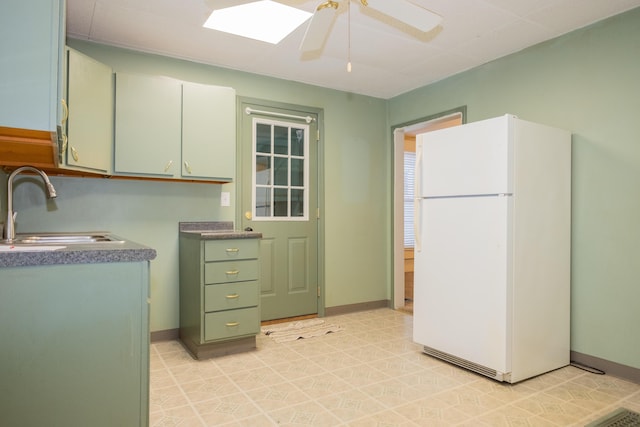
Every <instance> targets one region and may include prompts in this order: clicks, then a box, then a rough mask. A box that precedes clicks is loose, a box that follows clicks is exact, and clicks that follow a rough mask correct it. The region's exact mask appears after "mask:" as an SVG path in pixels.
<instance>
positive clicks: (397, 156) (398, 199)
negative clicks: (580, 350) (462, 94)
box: [391, 105, 467, 310]
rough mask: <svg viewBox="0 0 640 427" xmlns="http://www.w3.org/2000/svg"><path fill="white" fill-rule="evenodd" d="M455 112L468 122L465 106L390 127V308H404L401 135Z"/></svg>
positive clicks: (402, 148)
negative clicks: (391, 180)
mask: <svg viewBox="0 0 640 427" xmlns="http://www.w3.org/2000/svg"><path fill="white" fill-rule="evenodd" d="M456 115H460V116H461V120H462V124H465V123H467V106H466V105H463V106H461V107H457V108H452V109H451V110H447V111H442V112H440V113H436V114H432V115H430V116H426V117H422V118H419V119H415V120H411V121H409V122H404V123H400V124H397V125H393V126H391V143H392V153H393V155H392V156H391V157H392V162H393V164H392V171H393V172H392V175H391V176H392V177H393V183H392V188H393V190H392V195H391V200H392V201H393V203H392V204H391V218H392V219H391V221H392V224H391V230H392V238H391V241H392V253H393V263H392V267H391V270H392V273H391V277H392V289H391V307H392V308H393V309H396V310H397V309H399V308H402V307H404V135H405V133H409V132H412V133H415V132H419V131H420V130H422V129H425V128H427V127H429V126H430V125H432V124H437V123H438V122H440V121H442V120H443V119H445V120H446V119H448V118H450V117H454V116H456Z"/></svg>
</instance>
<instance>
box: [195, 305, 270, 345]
mask: <svg viewBox="0 0 640 427" xmlns="http://www.w3.org/2000/svg"><path fill="white" fill-rule="evenodd" d="M259 332H260V312H259V311H258V307H251V308H240V309H238V310H228V311H218V312H215V313H207V314H205V315H204V340H205V341H211V340H220V339H225V338H233V337H237V336H242V335H252V334H258V333H259Z"/></svg>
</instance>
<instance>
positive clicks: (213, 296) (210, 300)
mask: <svg viewBox="0 0 640 427" xmlns="http://www.w3.org/2000/svg"><path fill="white" fill-rule="evenodd" d="M258 299H259V297H258V282H257V281H255V280H254V281H251V282H238V283H222V284H218V285H207V286H205V287H204V311H205V312H209V311H220V310H232V309H236V308H244V307H255V306H257V305H258Z"/></svg>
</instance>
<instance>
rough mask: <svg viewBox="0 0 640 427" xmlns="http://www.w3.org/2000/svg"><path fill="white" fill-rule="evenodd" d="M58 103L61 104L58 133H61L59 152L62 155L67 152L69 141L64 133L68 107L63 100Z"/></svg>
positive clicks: (65, 132)
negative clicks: (60, 148)
mask: <svg viewBox="0 0 640 427" xmlns="http://www.w3.org/2000/svg"><path fill="white" fill-rule="evenodd" d="M60 103H61V104H62V120H60V132H61V133H62V150H60V151H61V152H63V153H64V152H65V151H67V142H68V141H69V138H68V137H67V131H66V126H67V119H68V118H69V106H67V101H65V100H64V99H61V100H60Z"/></svg>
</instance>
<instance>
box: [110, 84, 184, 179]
mask: <svg viewBox="0 0 640 427" xmlns="http://www.w3.org/2000/svg"><path fill="white" fill-rule="evenodd" d="M181 98H182V85H181V82H180V81H178V80H173V79H170V78H163V77H155V76H146V75H136V74H128V73H121V72H118V73H116V108H115V120H116V121H115V153H114V156H115V162H114V173H115V174H121V175H122V174H123V175H140V176H155V177H159V178H179V177H180V160H181V159H180V140H181V137H182V123H181V122H182V119H181V110H182V107H181V104H182V102H181Z"/></svg>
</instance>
